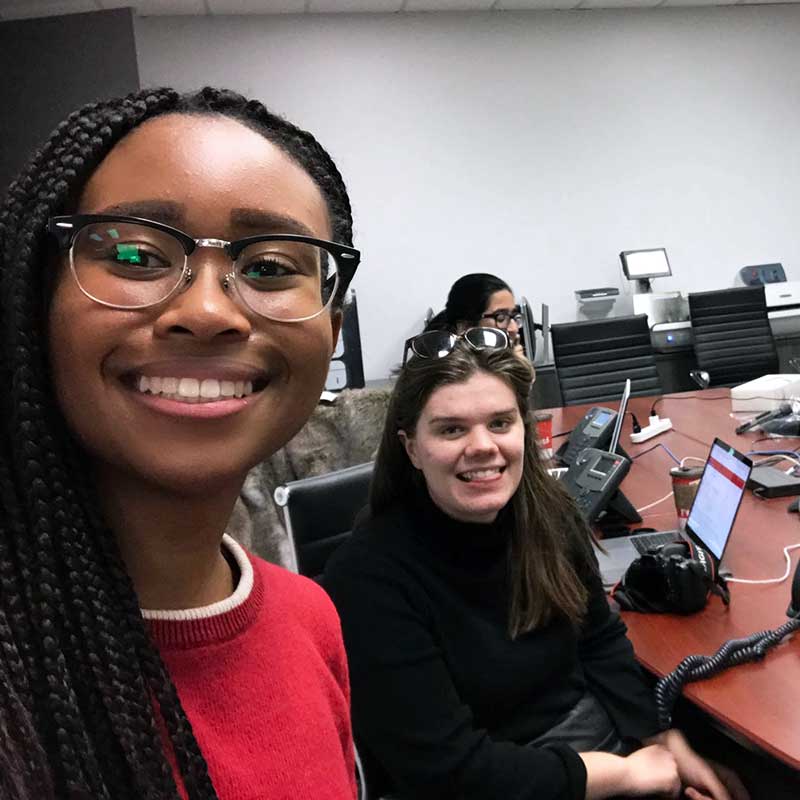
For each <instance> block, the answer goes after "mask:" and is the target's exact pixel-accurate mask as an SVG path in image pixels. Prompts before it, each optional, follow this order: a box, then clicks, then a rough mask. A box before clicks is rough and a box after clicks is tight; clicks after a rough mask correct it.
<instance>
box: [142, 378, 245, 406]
mask: <svg viewBox="0 0 800 800" xmlns="http://www.w3.org/2000/svg"><path fill="white" fill-rule="evenodd" d="M136 386H137V388H138V390H139V391H140V392H142V393H143V394H145V393H149V394H158V395H161V396H162V397H166V398H169V399H170V400H179V401H181V402H184V403H203V402H213V401H214V400H219V399H227V398H231V397H246V396H247V395H250V394H252V393H253V382H252V381H229V380H217V379H216V378H204V379H203V380H202V381H201V380H199V379H198V378H164V377H158V376H152V375H151V376H148V375H140V376H139V380H138V382H137V384H136Z"/></svg>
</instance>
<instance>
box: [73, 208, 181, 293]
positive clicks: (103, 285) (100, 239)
mask: <svg viewBox="0 0 800 800" xmlns="http://www.w3.org/2000/svg"><path fill="white" fill-rule="evenodd" d="M70 261H71V264H72V270H73V272H74V273H75V278H76V279H77V281H78V285H79V286H80V287H81V289H82V290H83V291H84V292H85V293H86V294H88V295H89V296H90V297H92V298H93V299H95V300H99V301H100V302H101V303H107V304H109V305H113V306H119V307H121V308H142V307H144V306H150V305H153V304H155V303H159V302H160V301H162V300H164V299H165V298H166V297H168V296H169V295H170V293H171V292H172V291H174V289H175V288H176V287H177V285H178V284H179V283H180V281H181V278H182V277H183V267H184V264H185V262H186V254H185V252H184V250H183V245H181V243H180V242H179V241H178V240H177V239H175V238H174V237H173V236H170V234H168V233H165V232H164V231H160V230H157V229H156V228H150V227H148V226H146V225H140V224H137V223H130V222H96V223H93V224H91V225H87V226H86V227H85V228H81V230H80V231H78V233H77V235H76V236H75V240H74V242H73V244H72V249H71V251H70Z"/></svg>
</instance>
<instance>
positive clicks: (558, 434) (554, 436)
mask: <svg viewBox="0 0 800 800" xmlns="http://www.w3.org/2000/svg"><path fill="white" fill-rule="evenodd" d="M572 430H574V428H573V429H572ZM572 430H569V431H562V432H561V433H554V434H553V436H552V437H551V438H553V439H560V438H561V437H562V436H569V435H570V434H571V433H572Z"/></svg>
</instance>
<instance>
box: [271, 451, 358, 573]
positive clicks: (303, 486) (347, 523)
mask: <svg viewBox="0 0 800 800" xmlns="http://www.w3.org/2000/svg"><path fill="white" fill-rule="evenodd" d="M371 478H372V462H369V463H367V464H358V465H356V466H354V467H347V468H346V469H340V470H337V471H336V472H329V473H328V474H326V475H317V476H314V477H312V478H303V479H301V480H298V481H290V482H289V483H286V484H284V485H283V486H279V487H278V488H277V489H275V494H274V497H275V502H276V504H277V505H278V506H280V507H281V508H282V509H283V518H284V522H285V525H286V532H287V534H288V536H289V542H290V544H291V546H292V550H293V551H294V554H295V560H296V569H297V572H299V573H300V574H301V575H306V576H308V577H310V578H315V579H318V578H319V577H320V576H321V575H322V573H323V571H324V569H325V564H326V562H327V560H328V558H329V557H330V556H331V554H332V553H333V551H334V550H336V548H337V547H338V546H339V545H340V544H342V543H343V542H344V541H345V540H346V539H347V537H348V536H350V532H351V529H352V527H353V522H354V520H355V518H356V514H358V512H359V511H360V510H361V509H362V508H363V507H364V506H365V505H366V504H367V497H368V495H369V483H370V480H371Z"/></svg>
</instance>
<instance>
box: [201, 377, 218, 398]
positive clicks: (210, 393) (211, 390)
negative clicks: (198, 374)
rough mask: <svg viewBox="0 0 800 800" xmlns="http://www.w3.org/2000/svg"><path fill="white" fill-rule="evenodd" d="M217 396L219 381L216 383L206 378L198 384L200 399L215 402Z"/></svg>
mask: <svg viewBox="0 0 800 800" xmlns="http://www.w3.org/2000/svg"><path fill="white" fill-rule="evenodd" d="M219 395H220V390H219V381H216V380H214V379H213V378H206V379H205V380H204V381H203V382H202V383H201V384H200V397H202V398H204V399H206V400H216V399H217V398H218V397H219Z"/></svg>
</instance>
